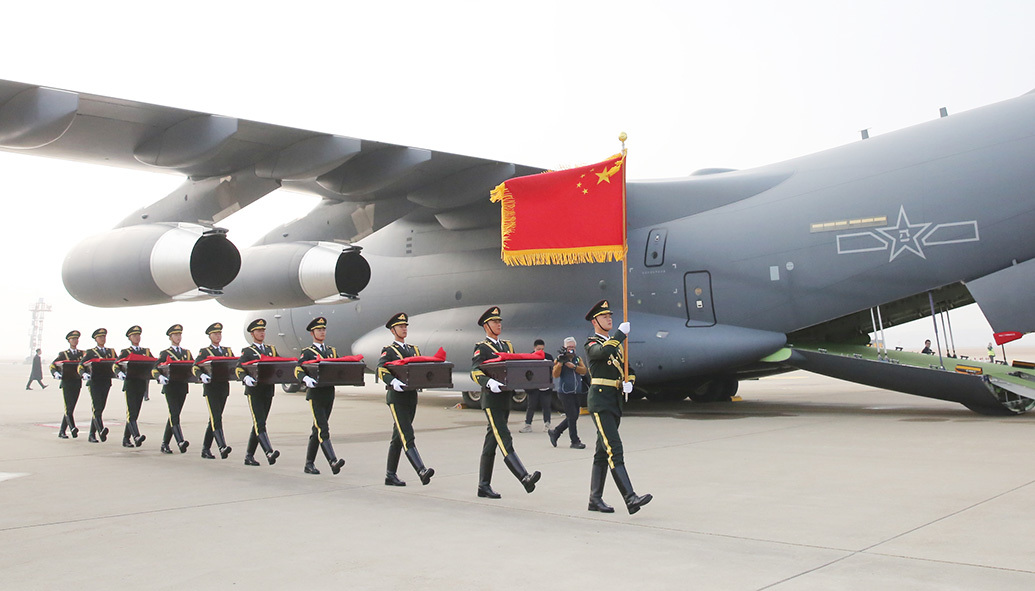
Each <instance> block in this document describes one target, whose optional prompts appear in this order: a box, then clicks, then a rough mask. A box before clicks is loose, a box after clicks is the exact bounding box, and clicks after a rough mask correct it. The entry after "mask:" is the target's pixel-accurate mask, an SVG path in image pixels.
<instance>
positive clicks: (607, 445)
mask: <svg viewBox="0 0 1035 591" xmlns="http://www.w3.org/2000/svg"><path fill="white" fill-rule="evenodd" d="M593 420H594V421H596V424H597V433H600V438H601V439H603V440H604V449H606V450H607V465H608V466H611V469H612V470H613V469H614V467H615V463H614V460H612V459H611V442H609V441H608V440H607V435H605V434H604V425H603V424H602V423H601V422H600V413H598V412H595V413H593Z"/></svg>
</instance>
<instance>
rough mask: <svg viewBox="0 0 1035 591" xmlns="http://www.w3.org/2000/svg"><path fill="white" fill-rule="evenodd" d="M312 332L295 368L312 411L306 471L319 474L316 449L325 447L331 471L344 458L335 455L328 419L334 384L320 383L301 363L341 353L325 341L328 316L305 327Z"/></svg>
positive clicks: (339, 467)
mask: <svg viewBox="0 0 1035 591" xmlns="http://www.w3.org/2000/svg"><path fill="white" fill-rule="evenodd" d="M305 329H306V330H308V331H309V334H311V335H313V344H312V346H309V347H306V348H305V349H302V354H301V355H299V357H298V365H297V366H296V367H295V378H296V379H298V381H299V382H301V383H302V384H304V385H305V387H306V394H305V399H306V400H308V401H309V408H310V410H312V411H313V430H312V433H310V434H309V447H308V448H307V449H306V452H305V467H304V468H303V471H304V472H305V473H306V474H319V473H320V471H319V470H317V469H316V464H315V463H314V462H316V449H317V448H320V449H322V450H323V455H324V457H325V458H327V463H328V464H330V465H331V472H333V473H335V474H337V473H338V472H341V469H342V467H343V466H344V465H345V460H343V459H340V458H338V457H337V456H336V455H334V446H333V445H331V431H330V428H329V427H328V425H327V421H329V420H330V418H331V410H332V409H333V408H334V386H317V385H316V380H314V379H313V378H312V377H310V376H308V375H307V374H306V373H305V369H303V367H302V364H303V363H305V362H306V361H311V360H313V359H334V358H335V357H337V356H338V353H337V351H335V350H334V347H332V346H330V345H325V344H324V339H326V338H327V319H326V318H324V317H323V316H320V317H319V318H314V319H313V320H312V321H310V322H309V324H308V325H306V327H305Z"/></svg>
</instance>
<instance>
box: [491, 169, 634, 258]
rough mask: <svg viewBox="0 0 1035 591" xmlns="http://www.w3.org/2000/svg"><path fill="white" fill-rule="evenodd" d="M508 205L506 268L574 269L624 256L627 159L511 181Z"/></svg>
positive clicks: (504, 191) (506, 188)
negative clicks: (528, 266) (552, 266)
mask: <svg viewBox="0 0 1035 591" xmlns="http://www.w3.org/2000/svg"><path fill="white" fill-rule="evenodd" d="M492 201H493V202H494V203H495V202H501V203H502V205H503V215H502V234H503V253H502V254H503V262H505V263H506V264H508V265H571V264H576V263H603V262H607V261H617V260H621V259H622V258H623V257H624V256H625V251H626V245H625V157H624V156H613V157H611V158H610V159H608V160H605V161H603V162H599V163H597V164H592V165H590V166H583V167H581V168H573V169H570V170H562V171H558V172H545V173H542V174H537V175H532V176H524V177H518V178H513V179H510V180H509V181H506V182H504V183H503V184H501V185H499V186H498V187H496V188H495V189H494V190H493V191H492Z"/></svg>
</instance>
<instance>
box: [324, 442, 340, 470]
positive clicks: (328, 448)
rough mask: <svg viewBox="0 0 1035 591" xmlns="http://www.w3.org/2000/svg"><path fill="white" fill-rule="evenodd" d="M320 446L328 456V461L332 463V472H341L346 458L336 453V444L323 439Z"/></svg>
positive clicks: (325, 455)
mask: <svg viewBox="0 0 1035 591" xmlns="http://www.w3.org/2000/svg"><path fill="white" fill-rule="evenodd" d="M320 448H322V449H323V455H324V457H326V458H327V463H328V464H330V465H331V472H333V473H334V474H337V473H338V472H341V469H342V468H344V467H345V460H344V459H342V458H339V457H338V456H336V455H334V446H333V445H331V440H330V439H328V440H327V441H321V442H320Z"/></svg>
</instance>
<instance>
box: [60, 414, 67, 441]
mask: <svg viewBox="0 0 1035 591" xmlns="http://www.w3.org/2000/svg"><path fill="white" fill-rule="evenodd" d="M67 428H68V415H65V416H63V417H61V427H59V428H58V437H60V438H61V439H68V435H65V429H67Z"/></svg>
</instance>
